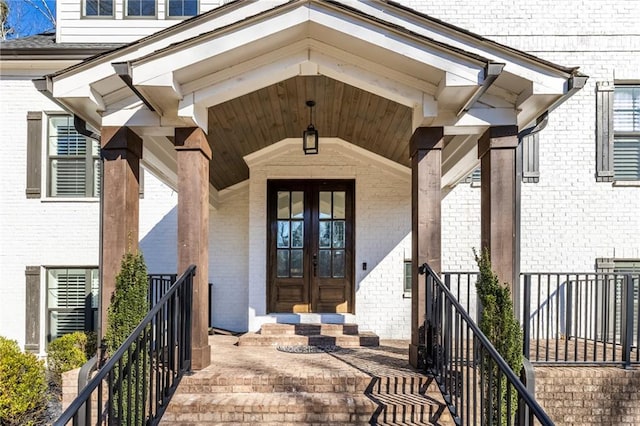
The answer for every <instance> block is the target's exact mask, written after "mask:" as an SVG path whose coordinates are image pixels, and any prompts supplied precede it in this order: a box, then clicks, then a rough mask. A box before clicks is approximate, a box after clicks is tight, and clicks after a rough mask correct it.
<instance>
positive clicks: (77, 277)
mask: <svg viewBox="0 0 640 426" xmlns="http://www.w3.org/2000/svg"><path fill="white" fill-rule="evenodd" d="M87 280H90V282H87ZM98 282H99V280H98V269H93V268H92V269H90V270H87V269H79V268H73V269H64V268H58V269H49V270H47V302H46V303H47V309H48V311H49V318H48V319H49V330H48V337H49V340H51V339H54V338H56V337H59V336H62V335H63V334H67V333H71V332H73V331H78V330H85V328H86V326H87V325H89V327H91V324H95V321H94V320H93V317H94V315H95V311H96V309H90V310H88V311H87V310H86V306H87V304H88V303H90V304H91V306H92V307H93V308H97V306H98V286H99V283H98ZM85 316H88V318H85ZM90 329H91V328H90Z"/></svg>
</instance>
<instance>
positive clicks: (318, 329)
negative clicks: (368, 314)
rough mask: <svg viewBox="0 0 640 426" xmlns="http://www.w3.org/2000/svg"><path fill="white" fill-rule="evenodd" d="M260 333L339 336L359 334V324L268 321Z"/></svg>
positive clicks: (269, 334) (266, 334) (270, 334)
mask: <svg viewBox="0 0 640 426" xmlns="http://www.w3.org/2000/svg"><path fill="white" fill-rule="evenodd" d="M260 334H262V335H265V336H272V335H283V334H285V335H299V336H314V335H320V334H321V335H325V336H338V335H343V334H351V335H355V334H358V324H306V323H303V324H281V323H268V324H263V325H262V327H261V328H260Z"/></svg>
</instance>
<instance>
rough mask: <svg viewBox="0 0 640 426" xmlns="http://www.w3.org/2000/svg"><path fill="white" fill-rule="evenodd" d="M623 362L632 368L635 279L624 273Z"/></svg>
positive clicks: (626, 366)
mask: <svg viewBox="0 0 640 426" xmlns="http://www.w3.org/2000/svg"><path fill="white" fill-rule="evenodd" d="M622 300H623V303H624V305H623V306H622V339H621V343H622V362H623V364H624V368H627V369H628V368H631V344H632V342H633V279H632V278H631V274H625V275H624V285H623V287H622Z"/></svg>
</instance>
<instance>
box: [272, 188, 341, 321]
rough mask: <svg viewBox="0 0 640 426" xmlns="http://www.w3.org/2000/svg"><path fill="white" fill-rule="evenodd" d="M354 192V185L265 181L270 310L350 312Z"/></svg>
mask: <svg viewBox="0 0 640 426" xmlns="http://www.w3.org/2000/svg"><path fill="white" fill-rule="evenodd" d="M353 192H354V183H353V181H345V180H305V181H302V180H300V181H298V180H286V181H285V180H272V181H269V183H268V190H267V196H268V201H267V210H268V223H267V226H268V286H267V288H268V290H267V291H268V294H269V300H268V302H269V312H294V313H302V312H318V313H353V312H354V309H353V288H354V287H353V251H354V247H353V246H354V244H353V241H354V223H353V222H354V221H353V218H354V194H353Z"/></svg>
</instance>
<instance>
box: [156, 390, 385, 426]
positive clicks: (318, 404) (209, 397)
mask: <svg viewBox="0 0 640 426" xmlns="http://www.w3.org/2000/svg"><path fill="white" fill-rule="evenodd" d="M376 408H377V405H376V404H375V403H374V402H373V401H371V400H370V399H369V398H367V397H366V396H364V395H357V396H354V395H351V394H347V393H305V392H295V393H293V392H291V393H289V392H287V393H284V392H283V393H268V394H267V393H231V394H198V395H183V394H180V395H174V397H173V398H172V400H171V404H169V406H168V407H167V411H166V412H165V414H164V416H163V417H162V421H161V422H160V424H163V425H177V424H193V423H197V424H198V425H206V424H211V425H213V424H224V423H229V424H258V423H259V424H264V423H267V424H268V423H274V424H276V423H280V424H282V423H287V424H311V423H330V424H344V425H348V424H354V425H355V424H358V425H365V424H369V420H370V419H371V416H372V415H373V413H374V412H375V410H376Z"/></svg>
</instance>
